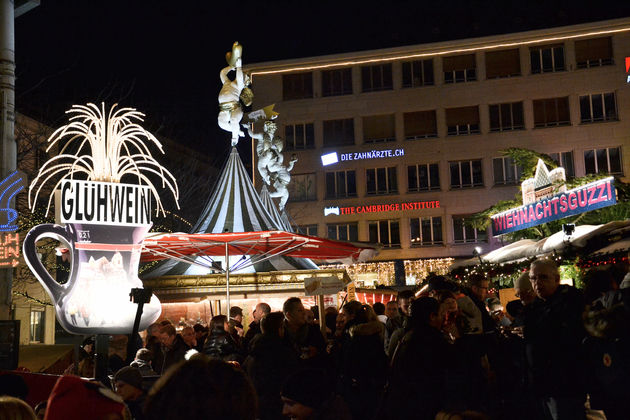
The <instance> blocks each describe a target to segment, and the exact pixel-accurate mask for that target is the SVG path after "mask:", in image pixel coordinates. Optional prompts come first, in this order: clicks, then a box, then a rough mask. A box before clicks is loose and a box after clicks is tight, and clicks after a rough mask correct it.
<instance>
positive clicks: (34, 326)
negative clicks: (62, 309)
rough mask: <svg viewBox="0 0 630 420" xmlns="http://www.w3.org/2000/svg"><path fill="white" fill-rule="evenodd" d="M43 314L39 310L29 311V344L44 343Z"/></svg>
mask: <svg viewBox="0 0 630 420" xmlns="http://www.w3.org/2000/svg"><path fill="white" fill-rule="evenodd" d="M45 314H46V313H45V312H44V310H43V309H40V308H37V309H35V308H33V309H31V325H30V326H31V328H30V330H31V331H30V332H31V337H30V338H31V343H43V342H44V320H45Z"/></svg>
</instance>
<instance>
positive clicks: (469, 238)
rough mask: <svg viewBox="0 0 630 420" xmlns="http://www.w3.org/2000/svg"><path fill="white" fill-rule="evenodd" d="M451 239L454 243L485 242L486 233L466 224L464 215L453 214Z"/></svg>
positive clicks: (486, 238)
mask: <svg viewBox="0 0 630 420" xmlns="http://www.w3.org/2000/svg"><path fill="white" fill-rule="evenodd" d="M453 239H454V242H455V243H456V244H470V243H476V242H486V241H487V240H488V233H487V232H486V231H485V230H481V229H479V230H478V229H475V228H474V227H472V226H470V225H468V224H467V223H466V217H464V216H453Z"/></svg>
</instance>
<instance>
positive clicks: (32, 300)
mask: <svg viewBox="0 0 630 420" xmlns="http://www.w3.org/2000/svg"><path fill="white" fill-rule="evenodd" d="M12 293H13V295H15V296H21V297H23V298H24V299H26V300H28V301H30V302H35V303H39V304H40V305H47V306H53V305H52V303H50V302H46V301H43V300H41V299H37V298H34V297H32V296H30V295H29V294H28V293H26V292H18V291H16V290H13V292H12Z"/></svg>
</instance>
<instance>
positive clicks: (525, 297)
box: [0, 259, 630, 420]
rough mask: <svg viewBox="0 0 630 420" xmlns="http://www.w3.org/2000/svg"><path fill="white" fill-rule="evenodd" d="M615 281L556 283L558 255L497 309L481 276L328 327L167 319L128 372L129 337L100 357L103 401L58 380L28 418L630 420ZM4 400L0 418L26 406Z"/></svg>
mask: <svg viewBox="0 0 630 420" xmlns="http://www.w3.org/2000/svg"><path fill="white" fill-rule="evenodd" d="M623 274H625V273H617V272H615V271H612V270H594V271H593V272H590V273H588V274H587V276H586V287H585V288H584V289H583V290H579V289H577V288H575V287H573V286H569V285H564V284H560V275H559V271H558V266H557V265H556V263H555V262H554V261H553V260H550V259H539V260H535V261H534V262H533V263H532V264H531V266H530V267H529V270H527V271H525V272H523V273H522V275H521V276H520V277H519V278H518V279H517V280H516V281H515V282H514V288H515V292H516V296H517V298H518V299H517V300H514V301H512V302H510V303H509V304H507V305H506V308H505V310H504V309H503V308H502V307H501V304H500V302H499V301H498V299H496V298H493V297H490V296H488V289H489V288H490V281H489V280H488V279H487V278H485V277H484V276H482V275H471V276H470V278H469V282H468V283H469V284H468V285H467V287H464V286H462V285H461V284H460V283H459V282H456V281H453V280H452V279H449V278H447V277H444V276H436V275H433V276H430V277H429V279H427V281H426V282H425V285H424V286H423V287H422V288H421V289H420V290H417V291H412V290H406V291H402V292H399V293H398V295H397V298H396V300H392V301H389V302H387V303H386V304H382V303H375V304H374V305H365V304H361V303H360V302H357V301H349V302H345V303H344V304H343V305H342V306H341V310H340V311H337V309H336V308H334V307H329V308H326V309H325V311H324V316H325V318H324V320H323V322H322V325H324V326H325V328H320V323H319V320H318V319H317V316H318V315H319V314H318V312H319V311H318V310H317V308H311V309H307V308H305V307H304V305H303V303H302V300H301V299H300V298H298V297H292V298H289V299H287V300H286V301H285V302H284V305H283V307H282V310H281V311H273V310H272V308H271V307H270V306H269V305H268V304H266V303H263V302H261V303H258V304H257V305H256V307H255V309H254V310H253V313H252V319H253V320H252V322H251V323H250V324H249V326H248V327H247V328H244V326H243V325H242V322H243V311H242V309H241V308H238V307H232V308H230V311H229V316H225V315H217V316H214V317H213V318H212V319H211V321H210V324H209V325H208V327H204V326H203V325H200V324H197V325H194V326H185V327H184V328H182V329H181V331H179V332H177V328H176V327H175V325H173V324H172V323H171V322H170V321H167V320H165V321H162V322H160V323H157V324H154V325H151V326H150V327H149V329H148V330H147V331H146V338H145V340H144V341H143V342H142V341H139V342H138V343H137V347H138V349H137V351H135V357H134V358H133V360H132V361H129V360H124V359H125V357H124V355H122V354H120V352H119V351H118V350H117V349H119V348H124V347H125V345H126V344H128V343H127V342H126V341H124V343H123V344H122V345H116V344H115V345H114V346H113V347H114V351H111V350H110V368H112V376H111V391H113V392H104V391H109V390H108V389H106V388H105V387H102V386H100V385H97V384H94V383H92V382H89V381H86V380H83V379H80V378H79V377H77V376H63V377H61V378H60V380H59V381H58V383H57V384H56V385H55V388H54V389H53V392H52V394H51V395H50V397H49V399H48V400H47V401H46V402H45V404H44V407H43V408H42V409H41V410H40V411H41V412H42V413H45V417H44V416H43V415H42V417H38V418H45V419H47V420H50V419H58V418H123V419H128V418H131V419H135V420H143V419H147V420H157V419H180V418H184V419H205V418H208V419H252V420H253V419H261V420H267V419H269V420H271V419H283V418H290V419H298V420H308V419H341V420H344V419H379V420H380V419H384V420H386V419H402V418H412V419H431V420H433V419H517V420H518V419H554V420H558V419H560V420H562V419H570V420H579V419H585V418H587V416H589V417H591V418H608V419H610V420H616V419H625V418H628V416H629V414H628V413H630V398H627V396H628V390H629V389H630V352H629V351H628V350H630V348H629V343H630V341H629V340H628V338H629V337H628V335H629V334H630V328H628V327H629V324H628V320H629V319H630V318H629V313H630V312H629V311H628V308H629V306H628V305H629V302H628V299H629V297H630V288H623V286H625V283H626V282H622V278H620V277H623ZM620 286H621V287H620ZM132 339H134V343H135V341H136V338H133V337H132ZM115 341H116V338H114V342H115ZM92 346H93V342H92V341H91V340H90V339H88V340H86V341H85V342H84V346H83V349H84V350H83V351H84V352H85V354H86V355H85V357H84V359H83V360H82V361H81V362H80V363H78V365H77V366H73V367H72V368H71V369H74V372H75V373H77V372H83V373H85V371H83V370H82V369H89V366H90V365H89V363H90V362H86V361H89V360H90V356H89V355H90V353H91V352H92ZM110 347H111V346H110ZM132 347H133V346H129V348H132ZM83 376H90V375H83ZM156 378H159V379H157V380H155V379H156ZM2 398H3V399H2V400H0V413H2V410H25V409H26V408H25V407H24V404H20V403H19V400H18V401H17V402H16V401H13V400H12V399H11V397H2ZM73 398H74V401H75V403H76V401H78V398H80V399H82V400H83V401H91V400H94V401H95V402H94V404H93V405H94V407H99V409H100V410H102V411H101V412H99V413H100V414H99V415H100V417H99V416H96V415H95V414H94V415H88V414H85V415H84V416H83V417H64V416H67V412H68V410H69V407H72V401H73ZM99 399H100V400H99ZM81 406H82V407H83V406H85V404H82V405H81ZM27 408H28V406H27ZM85 409H86V410H88V409H89V408H85ZM103 410H104V411H103ZM107 410H108V411H107ZM64 413H65V414H64ZM86 413H87V412H86ZM106 414H107V415H109V417H107V416H106ZM596 415H598V416H599V417H593V416H596ZM0 418H5V417H2V415H0ZM7 418H9V417H7ZM10 418H16V419H17V418H29V419H30V418H31V417H10ZM32 418H36V417H35V416H34V415H33V417H32Z"/></svg>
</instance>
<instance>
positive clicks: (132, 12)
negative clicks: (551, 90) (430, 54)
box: [15, 0, 630, 154]
mask: <svg viewBox="0 0 630 420" xmlns="http://www.w3.org/2000/svg"><path fill="white" fill-rule="evenodd" d="M431 3H434V4H431ZM233 5H242V11H241V12H238V11H236V9H234V6H233ZM626 16H630V2H628V1H618V2H608V3H604V2H589V3H588V6H584V5H583V3H580V2H575V1H555V0H546V1H538V0H535V1H532V0H528V1H520V2H510V1H508V0H504V1H475V0H468V1H453V0H439V1H436V2H430V1H421V0H415V1H398V2H397V1H391V0H390V1H384V2H379V3H375V2H369V1H363V2H357V1H347V2H344V1H339V0H337V1H328V0H321V1H308V0H302V1H289V0H284V1H275V2H272V1H265V0H258V1H251V0H244V1H240V2H223V3H220V2H211V1H185V0H172V1H168V2H167V1H162V0H152V1H133V0H129V1H119V0H106V1H100V0H79V1H63V0H59V1H50V0H49V1H46V0H42V4H41V5H40V6H39V7H37V8H35V9H34V10H32V11H30V12H28V13H27V14H26V15H23V16H21V17H19V18H17V19H16V23H15V32H16V61H17V69H16V74H17V82H16V83H17V88H16V89H17V91H16V106H17V110H18V112H22V113H24V114H26V115H29V116H32V117H34V118H37V119H40V120H42V121H44V122H47V123H48V124H51V125H52V126H53V127H58V126H59V125H61V124H62V123H63V122H64V121H65V118H66V117H65V115H64V111H65V110H66V109H68V108H70V106H71V105H72V104H75V103H86V102H95V103H100V102H101V101H105V102H106V104H112V103H114V102H118V103H120V104H121V105H125V106H133V107H135V108H137V109H139V110H140V111H142V112H144V113H145V114H147V118H146V124H145V127H146V128H147V129H149V130H150V131H152V132H154V133H156V134H158V135H163V136H168V137H171V138H173V139H175V140H177V141H179V142H181V143H183V144H186V145H188V146H191V147H193V148H195V149H198V150H200V151H205V152H206V153H208V154H215V153H218V152H220V151H221V148H223V149H225V151H227V149H228V145H229V134H228V133H226V132H223V131H221V130H220V129H219V128H218V127H217V123H216V116H217V112H218V108H217V107H218V105H217V93H218V91H219V89H220V88H221V84H220V81H219V76H218V72H219V70H220V69H221V68H222V67H224V66H225V59H224V56H225V53H226V52H227V51H228V50H229V49H230V48H231V45H232V43H233V42H234V41H239V42H240V43H241V44H242V45H243V46H244V50H243V51H244V64H247V63H255V62H261V61H270V60H277V59H287V58H297V57H307V56H315V55H324V54H334V53H342V52H350V51H358V50H366V49H376V48H387V47H396V46H401V45H410V44H418V43H426V42H438V41H446V40H449V39H457V38H468V37H477V36H485V35H493V34H499V33H507V32H517V31H523V30H529V29H539V28H545V27H553V26H562V25H570V24H577V23H583V22H588V21H596V20H603V19H612V18H617V17H626ZM253 90H254V94H255V92H256V87H255V85H254V86H253ZM215 145H219V146H220V148H217V147H215ZM221 154H224V153H221Z"/></svg>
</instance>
